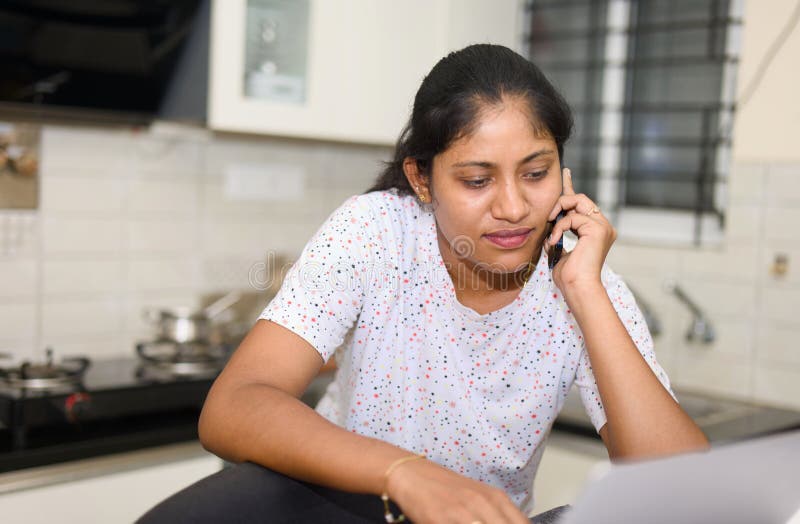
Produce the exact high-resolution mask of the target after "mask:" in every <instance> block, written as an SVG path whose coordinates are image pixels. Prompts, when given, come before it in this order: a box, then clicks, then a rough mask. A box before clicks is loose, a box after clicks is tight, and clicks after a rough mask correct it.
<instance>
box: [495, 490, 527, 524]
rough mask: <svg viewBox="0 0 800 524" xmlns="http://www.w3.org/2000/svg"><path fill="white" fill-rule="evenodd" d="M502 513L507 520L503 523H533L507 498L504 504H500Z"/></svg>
mask: <svg viewBox="0 0 800 524" xmlns="http://www.w3.org/2000/svg"><path fill="white" fill-rule="evenodd" d="M500 511H501V512H502V513H503V517H504V518H505V521H502V522H510V523H511V524H530V522H531V521H530V520H529V519H528V517H526V516H525V514H524V513H522V511H520V509H519V508H518V507H517V506H516V505H514V503H513V502H511V499H509V498H508V497H506V500H505V501H504V503H502V504H500Z"/></svg>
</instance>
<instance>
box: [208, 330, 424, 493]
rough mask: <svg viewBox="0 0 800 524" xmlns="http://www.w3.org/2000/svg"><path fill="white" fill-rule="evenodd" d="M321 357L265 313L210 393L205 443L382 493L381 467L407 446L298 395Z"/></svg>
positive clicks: (297, 474)
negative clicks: (363, 430) (348, 426)
mask: <svg viewBox="0 0 800 524" xmlns="http://www.w3.org/2000/svg"><path fill="white" fill-rule="evenodd" d="M322 363H323V362H322V358H321V357H320V355H319V353H317V351H316V350H315V349H314V348H313V347H312V346H311V345H310V344H308V342H306V341H305V340H303V339H302V338H301V337H299V336H297V335H296V334H294V333H292V332H291V331H289V330H288V329H285V328H283V327H281V326H279V325H278V324H275V323H273V322H270V321H267V320H259V321H258V322H257V323H256V325H255V326H254V327H253V329H252V330H251V331H250V333H249V334H248V335H247V337H246V338H245V339H244V340H243V341H242V344H241V346H240V347H239V348H238V349H237V350H236V353H235V354H234V355H233V357H232V358H231V360H230V362H229V363H228V365H227V366H226V367H225V369H224V371H223V372H222V374H221V375H220V376H219V378H217V380H216V381H215V382H214V385H213V387H212V388H211V391H210V392H209V394H208V398H207V399H206V403H205V405H204V406H203V412H202V414H201V416H200V423H199V432H200V440H201V442H202V444H203V446H204V447H205V448H206V449H208V450H209V451H211V452H212V453H215V454H217V455H219V456H220V457H223V458H225V459H227V460H231V461H234V462H243V461H250V462H255V463H258V464H261V465H263V466H266V467H269V468H271V469H274V470H276V471H280V472H282V473H284V474H286V475H288V476H290V477H294V478H298V479H302V480H306V481H310V482H314V483H317V484H322V485H326V486H332V487H336V488H338V489H342V490H346V491H353V492H361V493H373V494H379V493H380V492H381V490H382V489H383V476H382V475H383V472H384V471H385V470H386V468H387V467H388V466H389V464H390V463H391V462H393V461H394V460H396V459H398V458H401V457H404V456H406V455H408V454H409V452H408V451H405V450H403V449H401V448H398V447H396V446H393V445H391V444H388V443H386V442H382V441H379V440H376V439H371V438H367V437H363V436H360V435H356V434H354V433H351V432H349V431H347V430H345V429H343V428H340V427H339V426H336V425H335V424H332V423H330V422H328V421H327V420H326V419H324V418H323V417H321V416H320V415H318V414H317V413H316V412H315V411H314V410H312V409H311V408H309V407H308V406H306V405H305V404H303V403H302V402H301V401H300V400H299V397H300V395H302V394H303V392H304V391H305V389H306V387H307V386H308V384H309V383H310V382H311V380H312V379H313V377H314V376H315V375H316V374H317V372H318V371H319V369H320V368H321V367H322Z"/></svg>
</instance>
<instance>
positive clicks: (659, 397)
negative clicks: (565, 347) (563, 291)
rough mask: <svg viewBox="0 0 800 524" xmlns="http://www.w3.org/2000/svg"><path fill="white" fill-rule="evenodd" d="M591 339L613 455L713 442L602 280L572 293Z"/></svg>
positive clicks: (659, 451) (589, 347) (684, 448)
mask: <svg viewBox="0 0 800 524" xmlns="http://www.w3.org/2000/svg"><path fill="white" fill-rule="evenodd" d="M567 302H568V303H569V306H570V308H571V310H572V313H573V315H574V316H575V319H576V320H577V321H578V325H579V326H580V327H581V331H582V333H583V336H584V340H585V343H586V349H587V351H588V354H589V360H590V362H591V365H592V370H593V372H594V376H595V380H596V381H597V387H598V390H599V392H600V398H601V400H602V402H603V408H604V409H605V413H606V417H607V426H606V428H607V430H608V433H607V437H608V447H609V452H610V454H611V456H612V458H635V457H643V456H653V455H662V454H670V453H677V452H682V451H689V450H694V449H699V448H704V447H707V446H708V441H707V439H706V437H705V435H704V434H703V433H702V431H700V429H699V428H698V427H697V425H696V424H695V423H694V421H692V419H691V418H690V417H689V416H688V415H687V414H686V413H685V412H684V411H683V409H681V407H680V406H679V405H678V404H677V403H676V402H675V400H674V399H673V398H672V396H671V395H670V394H669V392H668V391H667V390H666V389H665V388H664V386H663V385H662V384H661V382H660V381H659V380H658V378H657V377H656V375H655V374H654V373H653V371H652V369H651V368H650V366H649V365H648V364H647V362H645V360H644V358H643V357H642V355H641V353H639V350H638V349H637V348H636V345H635V344H634V342H633V340H631V337H630V336H629V335H628V332H627V330H626V329H625V326H624V325H623V324H622V321H621V320H620V319H619V317H618V316H617V313H616V311H615V310H614V307H613V305H612V304H611V301H610V300H609V298H608V295H607V293H606V291H605V289H604V288H603V286H602V285H601V284H599V283H598V284H597V285H595V286H588V287H585V288H583V289H581V290H580V291H579V292H578V291H577V290H576V291H575V292H573V293H572V294H571V295H570V296H568V297H567Z"/></svg>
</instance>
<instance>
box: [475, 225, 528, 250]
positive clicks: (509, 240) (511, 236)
mask: <svg viewBox="0 0 800 524" xmlns="http://www.w3.org/2000/svg"><path fill="white" fill-rule="evenodd" d="M531 231H533V230H532V229H531V228H529V227H521V228H518V229H503V230H500V231H495V232H493V233H488V234H486V235H485V236H486V239H487V240H489V242H491V243H493V244H495V245H497V246H500V247H504V248H515V247H519V246H521V245H522V244H524V243H525V241H526V240H528V236H529V235H530V234H531Z"/></svg>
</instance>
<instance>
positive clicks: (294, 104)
mask: <svg viewBox="0 0 800 524" xmlns="http://www.w3.org/2000/svg"><path fill="white" fill-rule="evenodd" d="M518 5H519V2H518V0H502V1H499V2H486V1H483V2H480V1H478V0H466V1H462V2H457V1H455V0H405V1H403V2H397V1H394V0H307V3H306V2H298V1H297V0H295V1H291V2H290V1H288V0H215V1H214V2H213V5H212V15H211V53H210V60H211V63H210V67H209V70H210V78H209V86H210V88H209V108H208V114H209V125H210V127H211V128H212V129H216V130H224V131H240V132H253V133H263V134H275V135H282V136H296V137H305V138H317V139H326V140H339V141H349V142H361V143H374V144H393V143H394V142H395V140H396V138H397V136H398V135H399V133H400V130H401V128H402V126H403V125H404V124H405V122H406V120H407V119H408V116H409V114H410V110H411V107H412V104H413V98H414V94H415V92H416V90H417V88H418V87H419V84H420V82H421V81H422V79H423V78H424V76H425V74H426V73H427V72H428V71H429V70H430V68H431V67H432V66H433V65H434V64H435V63H436V61H437V60H438V59H439V58H441V57H442V56H443V55H444V54H445V53H446V52H447V51H449V50H450V49H452V48H456V47H461V46H462V45H463V44H465V43H469V42H470V41H496V42H499V43H504V44H506V45H509V44H510V45H513V44H514V43H515V42H516V41H517V38H516V35H517V34H518V28H517V26H516V23H517V14H518ZM287 6H289V7H287ZM298 6H299V7H298ZM487 6H491V9H489V8H488V7H487ZM282 9H283V10H284V12H283V14H281V10H282ZM270 10H272V12H273V13H274V16H273V15H270V12H271V11H270ZM287 11H288V12H287ZM298 11H299V13H298ZM248 17H249V19H248ZM254 17H255V18H257V19H258V20H254ZM487 17H488V19H487ZM290 24H294V25H295V28H294V29H293V30H292V29H291V28H287V25H290ZM248 31H249V32H248ZM248 35H249V36H248ZM281 38H283V39H284V40H281ZM298 39H299V40H301V41H303V42H304V43H305V47H304V48H300V49H299V50H298V47H297V41H298ZM246 42H249V46H250V47H248V44H246ZM252 46H261V47H262V49H261V58H260V59H259V58H254V55H253V52H252ZM281 46H283V48H282V50H283V51H285V53H284V54H282V55H280V57H279V58H277V59H275V60H273V59H271V58H270V53H272V55H275V56H277V55H278V54H280V52H281V51H280V49H281ZM287 57H289V58H287ZM287 60H288V61H287ZM253 71H256V75H255V76H256V77H257V78H256V81H255V82H254V81H253ZM259 79H260V80H259ZM254 86H256V87H255V89H254ZM258 86H261V87H262V88H264V89H261V90H260V91H259V89H260V88H259V87H258ZM264 86H266V87H264ZM270 86H272V87H276V86H277V87H276V91H277V90H279V89H280V88H281V86H283V88H285V91H286V92H287V93H288V96H286V97H284V99H281V98H280V95H278V96H270ZM264 93H266V94H264Z"/></svg>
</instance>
